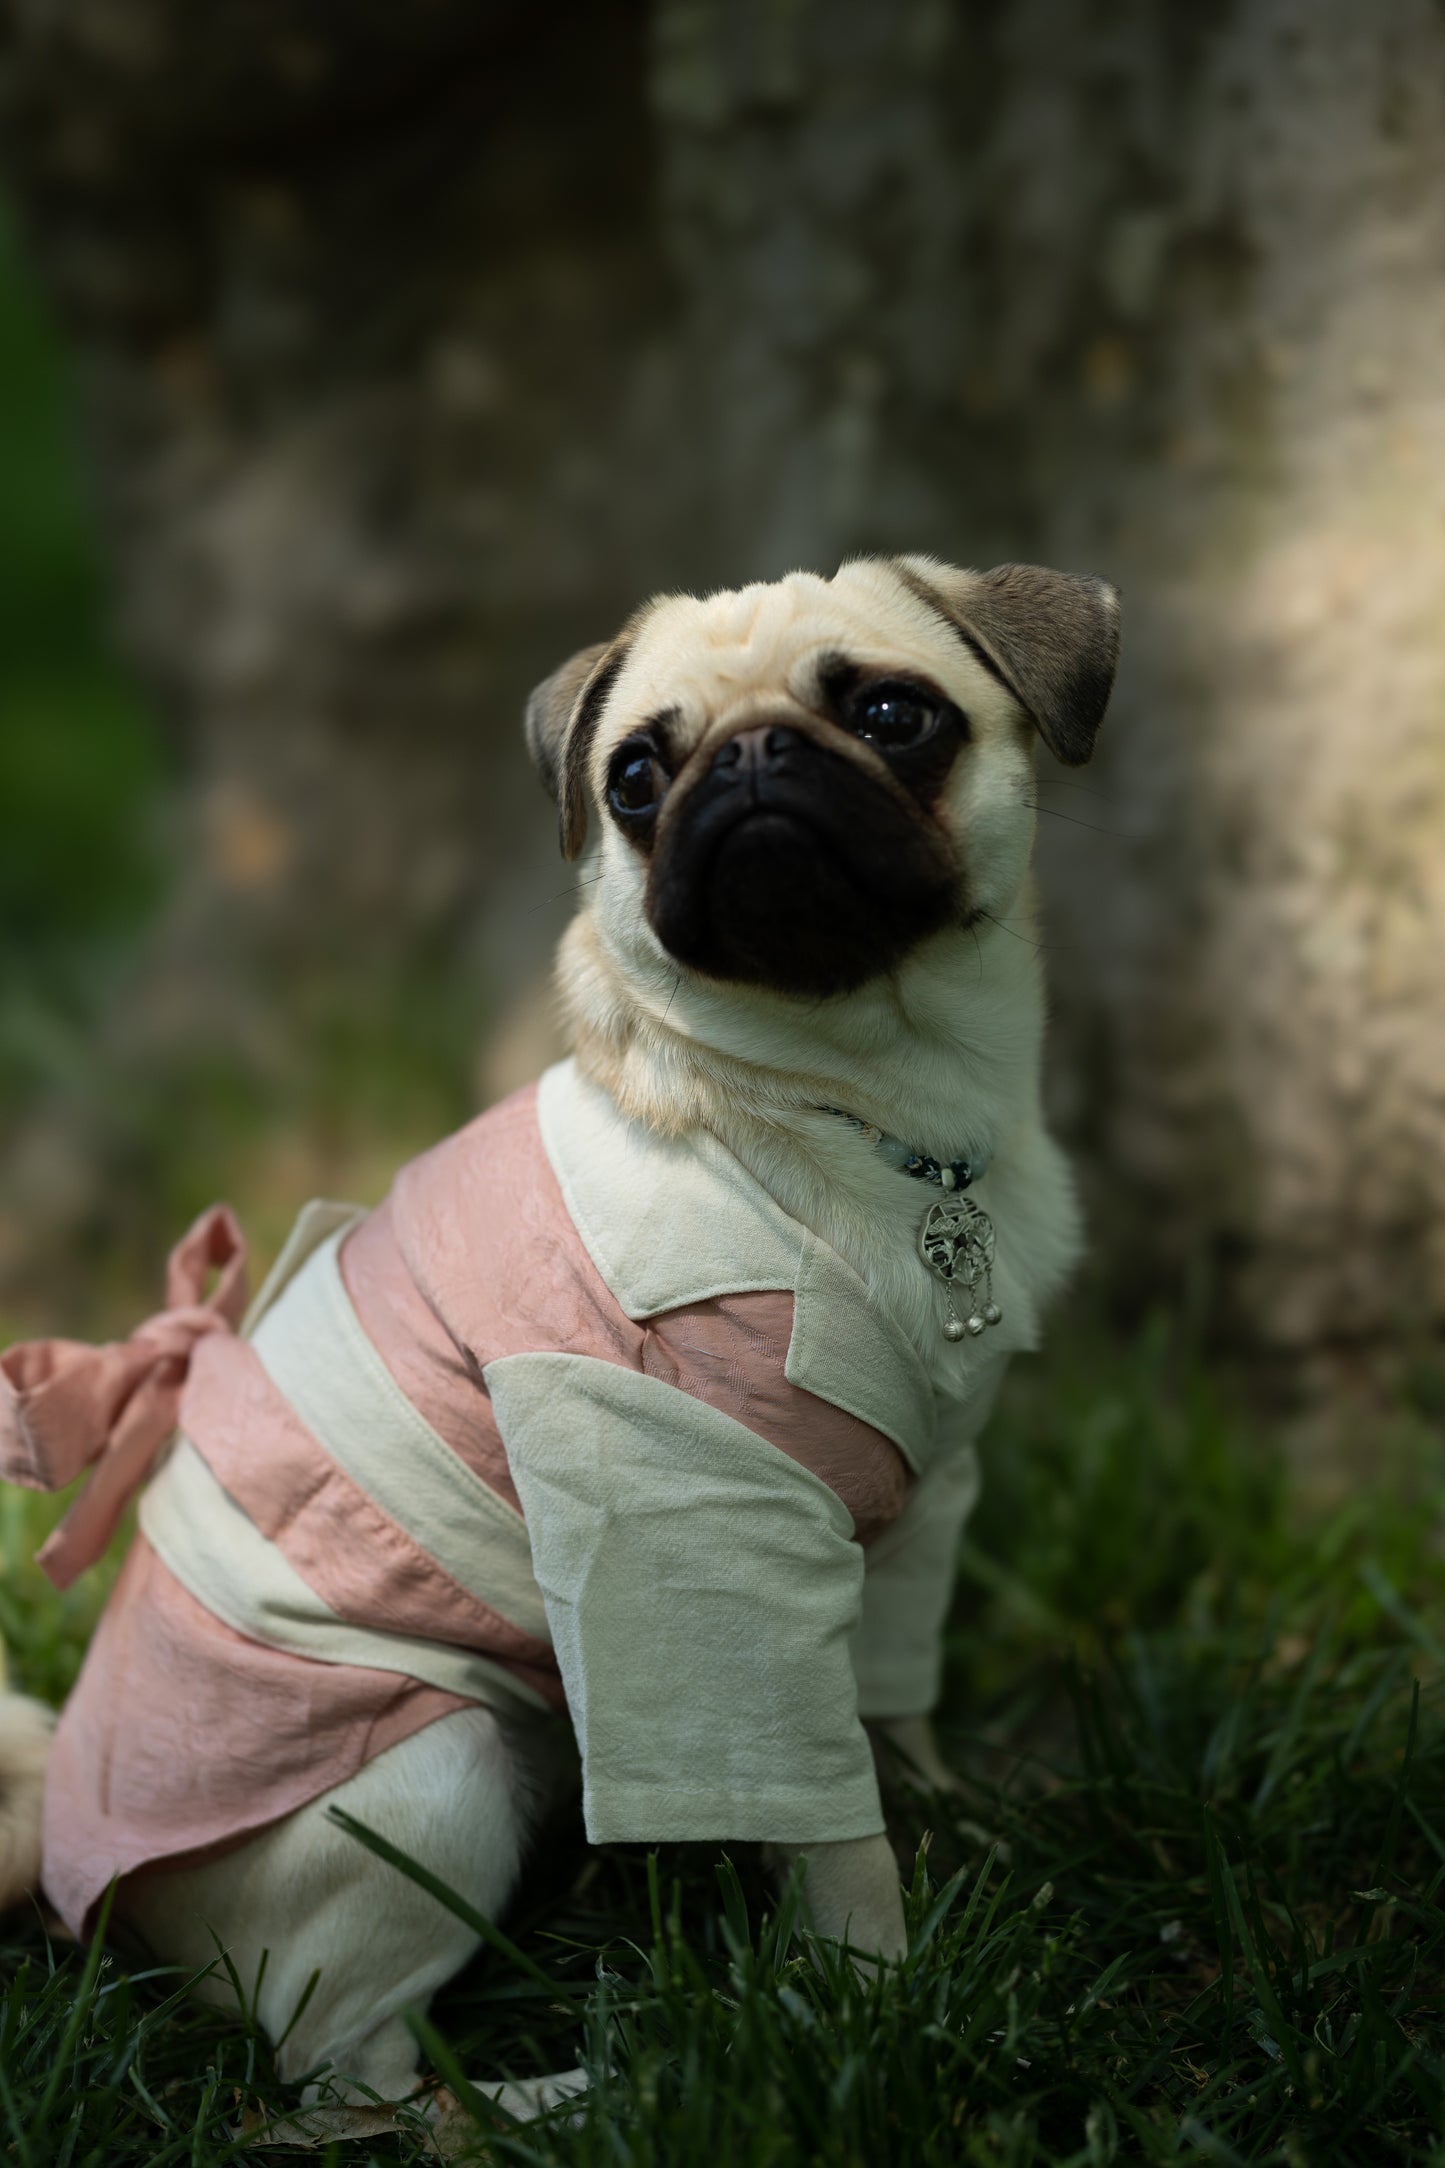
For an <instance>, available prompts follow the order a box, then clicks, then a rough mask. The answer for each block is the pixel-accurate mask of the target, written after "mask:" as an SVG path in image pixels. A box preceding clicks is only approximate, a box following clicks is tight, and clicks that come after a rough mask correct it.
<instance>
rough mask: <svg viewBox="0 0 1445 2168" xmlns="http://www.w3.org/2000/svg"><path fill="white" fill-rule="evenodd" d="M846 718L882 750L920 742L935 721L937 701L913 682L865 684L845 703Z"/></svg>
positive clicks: (896, 750)
mask: <svg viewBox="0 0 1445 2168" xmlns="http://www.w3.org/2000/svg"><path fill="white" fill-rule="evenodd" d="M845 719H846V721H847V724H848V727H849V729H850V730H853V731H856V733H857V734H858V736H859V737H860V738H867V739H869V740H870V741H871V742H872V743H873V744H874V745H876V746H877V747H878V749H879V751H880V752H883V753H901V752H904V751H906V750H907V748H908V747H909V746H913V745H921V744H922V743H923V740H924V739H925V738H926V737H928V736H929V735H930V734H931V732H932V731H933V729H934V726H935V725H936V723H937V721H938V703H937V702H936V701H933V700H930V699H929V698H928V696H927V695H926V694H925V693H923V692H920V691H919V690H918V688H917V687H916V686H913V685H868V686H865V687H863V688H862V690H861V691H859V692H858V693H856V694H855V695H854V697H853V699H852V700H851V701H850V703H849V706H848V712H847V716H846V718H845Z"/></svg>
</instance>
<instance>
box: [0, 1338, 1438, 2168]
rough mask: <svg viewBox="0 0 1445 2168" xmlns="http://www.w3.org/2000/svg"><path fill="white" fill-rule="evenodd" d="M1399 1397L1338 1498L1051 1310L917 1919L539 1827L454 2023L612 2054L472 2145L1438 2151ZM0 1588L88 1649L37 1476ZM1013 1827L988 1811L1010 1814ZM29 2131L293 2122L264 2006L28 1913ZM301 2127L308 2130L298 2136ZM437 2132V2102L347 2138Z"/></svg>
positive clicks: (1153, 1357) (189, 2131)
mask: <svg viewBox="0 0 1445 2168" xmlns="http://www.w3.org/2000/svg"><path fill="white" fill-rule="evenodd" d="M1421 1398H1423V1400H1424V1402H1425V1403H1426V1412H1425V1413H1423V1414H1422V1413H1421V1412H1419V1410H1418V1408H1417V1409H1415V1410H1414V1411H1413V1412H1412V1411H1410V1410H1402V1411H1401V1412H1400V1413H1398V1414H1397V1415H1396V1416H1394V1417H1392V1418H1390V1419H1389V1420H1388V1421H1381V1422H1379V1423H1378V1424H1376V1425H1374V1426H1373V1428H1372V1434H1371V1436H1370V1438H1369V1439H1368V1440H1367V1441H1362V1444H1367V1445H1368V1455H1367V1456H1362V1458H1363V1459H1365V1460H1367V1464H1368V1465H1369V1466H1370V1467H1371V1468H1372V1470H1373V1474H1372V1479H1371V1481H1370V1483H1369V1484H1368V1486H1366V1485H1361V1487H1360V1488H1359V1490H1358V1491H1357V1492H1356V1493H1354V1494H1353V1495H1352V1496H1351V1497H1350V1498H1349V1499H1348V1500H1347V1501H1346V1502H1345V1503H1343V1504H1341V1505H1337V1506H1335V1507H1332V1508H1330V1509H1329V1510H1325V1509H1324V1508H1323V1507H1318V1506H1315V1507H1312V1506H1310V1505H1309V1503H1308V1501H1307V1500H1306V1499H1302V1498H1301V1497H1300V1496H1299V1495H1298V1493H1297V1491H1296V1489H1295V1488H1294V1487H1293V1486H1291V1485H1290V1484H1289V1483H1287V1482H1286V1480H1285V1478H1284V1475H1283V1472H1282V1469H1281V1465H1280V1462H1279V1460H1278V1457H1277V1455H1276V1454H1275V1453H1273V1452H1272V1451H1271V1448H1270V1444H1269V1440H1268V1438H1267V1436H1262V1435H1261V1434H1260V1432H1259V1430H1258V1428H1257V1426H1255V1425H1253V1424H1251V1423H1250V1422H1248V1421H1247V1420H1246V1419H1245V1418H1244V1417H1243V1416H1242V1415H1241V1413H1240V1412H1239V1410H1238V1409H1237V1408H1236V1407H1235V1406H1234V1405H1233V1404H1232V1403H1231V1401H1230V1400H1229V1398H1228V1397H1227V1395H1225V1394H1222V1393H1221V1392H1220V1391H1218V1390H1216V1389H1215V1388H1214V1387H1212V1386H1211V1384H1210V1381H1209V1377H1208V1375H1207V1374H1206V1371H1205V1369H1204V1367H1203V1366H1202V1365H1201V1364H1200V1363H1199V1362H1197V1361H1195V1360H1192V1359H1190V1358H1189V1357H1188V1356H1187V1354H1185V1353H1184V1352H1182V1351H1181V1349H1180V1347H1179V1346H1178V1344H1177V1342H1176V1340H1175V1338H1174V1337H1173V1336H1172V1335H1171V1334H1170V1333H1169V1332H1168V1331H1167V1330H1166V1329H1165V1328H1164V1327H1163V1326H1162V1325H1157V1326H1156V1327H1155V1328H1153V1329H1152V1330H1151V1331H1150V1332H1149V1333H1147V1334H1145V1335H1144V1336H1142V1338H1141V1339H1140V1340H1138V1341H1137V1342H1136V1343H1135V1344H1133V1345H1132V1346H1130V1347H1128V1348H1122V1349H1121V1347H1120V1346H1119V1345H1118V1344H1117V1342H1112V1343H1111V1342H1110V1341H1109V1340H1108V1338H1107V1337H1105V1336H1102V1335H1100V1334H1097V1333H1093V1334H1090V1333H1085V1332H1084V1331H1082V1329H1078V1330H1076V1331H1075V1332H1074V1334H1073V1335H1072V1336H1070V1335H1068V1334H1067V1333H1061V1334H1060V1335H1059V1336H1058V1337H1057V1340H1056V1344H1055V1347H1054V1349H1053V1351H1052V1352H1051V1354H1050V1355H1049V1357H1047V1358H1046V1359H1045V1360H1043V1361H1041V1362H1037V1363H1034V1364H1032V1365H1029V1366H1025V1367H1024V1368H1023V1369H1022V1370H1021V1371H1020V1374H1019V1376H1018V1377H1017V1379H1016V1381H1015V1382H1014V1384H1013V1386H1012V1387H1011V1389H1010V1392H1009V1394H1008V1395H1007V1397H1006V1400H1005V1403H1004V1406H1003V1407H1002V1409H1001V1411H1000V1415H999V1417H998V1419H997V1421H996V1423H995V1425H994V1429H993V1434H992V1438H991V1441H990V1448H989V1453H988V1460H989V1475H990V1484H989V1491H988V1493H987V1498H986V1503H985V1505H984V1507H983V1509H982V1510H981V1513H980V1516H979V1519H978V1522H977V1524H976V1526H975V1529H974V1531H973V1533H972V1535H971V1537H970V1542H969V1545H968V1548H967V1553H966V1572H965V1577H964V1580H963V1582H962V1584H961V1587H960V1596H959V1602H958V1605H957V1607H956V1614H955V1619H954V1623H953V1627H952V1640H951V1664H950V1684H949V1693H948V1699H947V1706H946V1709H945V1712H944V1718H943V1727H942V1728H943V1731H944V1735H945V1740H946V1743H947V1745H948V1746H949V1748H950V1750H951V1752H952V1756H953V1758H954V1760H955V1762H956V1763H957V1764H958V1765H959V1766H960V1767H961V1768H963V1769H964V1770H965V1771H966V1773H967V1792H966V1795H965V1796H964V1797H963V1798H962V1799H961V1800H959V1801H955V1802H950V1801H944V1800H941V1799H933V1800H920V1799H918V1798H916V1797H912V1796H909V1795H907V1794H903V1795H900V1796H898V1797H896V1798H895V1799H894V1801H893V1828H894V1831H895V1834H896V1837H897V1841H898V1847H899V1854H900V1866H901V1871H902V1873H903V1875H904V1879H905V1882H906V1883H907V1884H908V1886H909V1890H910V1895H909V1901H908V1912H909V1924H910V1934H911V1944H912V1947H911V1953H910V1956H909V1959H908V1961H907V1963H906V1964H905V1965H904V1966H903V1967H901V1968H899V1969H898V1970H895V1971H892V1972H889V1973H888V1974H887V1975H886V1976H885V1977H883V1978H881V1979H878V1980H876V1981H874V1982H872V1983H868V1984H863V1983H860V1982H859V1981H857V1980H856V1979H855V1978H854V1976H853V1973H852V1971H851V1969H850V1968H849V1967H848V1966H847V1965H846V1964H844V1963H843V1962H841V1961H840V1959H839V1958H838V1956H837V1954H836V1953H835V1952H834V1951H832V1950H831V1949H829V1948H828V1947H826V1946H824V1947H822V1948H819V1947H817V1946H816V1945H814V1944H813V1943H812V1942H811V1940H810V1938H809V1937H808V1935H807V1934H806V1932H805V1931H804V1929H803V1928H802V1926H801V1924H800V1922H799V1920H798V1917H797V1911H796V1905H795V1904H794V1902H793V1901H792V1898H791V1897H790V1896H789V1895H788V1894H786V1893H785V1894H784V1895H783V1896H782V1897H781V1899H780V1897H779V1895H778V1893H777V1892H776V1891H774V1890H773V1889H772V1888H771V1886H770V1885H769V1884H768V1883H767V1881H766V1879H765V1878H764V1876H763V1874H762V1872H761V1870H760V1867H759V1864H758V1861H757V1859H756V1857H755V1856H753V1855H752V1854H751V1853H750V1852H749V1851H748V1849H747V1848H745V1847H739V1848H737V1850H736V1852H735V1854H734V1856H732V1857H731V1858H723V1857H720V1856H719V1855H718V1854H716V1853H714V1852H712V1851H710V1850H708V1849H706V1848H697V1849H691V1848H688V1849H682V1848H670V1849H664V1850H663V1851H662V1852H661V1853H660V1854H659V1855H657V1856H656V1857H655V1858H649V1857H648V1856H646V1855H644V1854H642V1853H637V1852H629V1851H616V1852H611V1853H606V1854H600V1855H597V1854H591V1853H588V1852H587V1851H586V1849H585V1847H584V1846H583V1845H582V1843H581V1841H580V1838H579V1836H578V1834H577V1832H576V1831H575V1830H573V1829H571V1828H562V1829H559V1830H557V1831H556V1832H554V1834H553V1836H552V1837H551V1839H550V1840H549V1842H548V1844H547V1846H546V1848H545V1851H544V1854H543V1856H542V1859H541V1861H540V1862H539V1865H538V1867H537V1868H536V1870H535V1871H534V1872H533V1874H532V1876H531V1878H530V1880H529V1882H528V1884H527V1886H526V1889H525V1892H524V1896H523V1900H522V1904H521V1906H520V1909H519V1911H518V1913H517V1914H516V1915H515V1916H514V1918H513V1919H512V1920H510V1921H509V1922H508V1923H507V1927H508V1932H509V1934H510V1935H511V1936H512V1937H514V1938H515V1940H516V1942H517V1943H518V1945H519V1946H520V1948H521V1949H522V1950H523V1951H524V1952H525V1954H526V1956H527V1958H528V1959H529V1961H530V1965H531V1967H532V1968H535V1969H529V1970H521V1969H519V1968H518V1967H517V1966H515V1965H513V1964H510V1963H508V1962H507V1961H506V1959H505V1958H504V1957H502V1956H501V1955H499V1954H498V1953H497V1952H496V1951H488V1952H486V1953H484V1954H483V1955H482V1956H481V1957H480V1958H479V1959H478V1960H477V1961H476V1963H475V1964H474V1965H473V1966H472V1967H471V1968H470V1969H469V1971H468V1972H467V1973H466V1974H465V1975H464V1976H463V1977H462V1978H461V1980H459V1981H458V1982H457V1983H456V1984H455V1985H454V1986H453V1987H452V1988H451V1989H450V1990H448V1992H447V1993H446V1994H445V1995H444V1996H443V1997H442V1998H441V2000H440V2002H439V2003H438V2005H437V2008H436V2010H435V2012H434V2013H433V2027H432V2028H430V2029H427V2030H426V2031H425V2032H424V2041H425V2045H426V2048H427V2053H428V2056H429V2059H430V2060H431V2062H432V2063H433V2066H434V2067H436V2068H438V2069H439V2070H440V2071H442V2072H443V2073H444V2074H445V2075H446V2076H448V2077H449V2078H452V2079H454V2080H455V2081H457V2083H458V2085H459V2087H460V2085H461V2083H462V2081H463V2080H464V2078H465V2075H466V2074H467V2073H470V2074H472V2075H474V2076H483V2075H501V2074H503V2073H506V2072H511V2073H515V2074H522V2073H525V2072H527V2071H530V2070H536V2069H544V2068H549V2067H554V2068H555V2067H562V2066H565V2065H568V2064H571V2063H572V2062H574V2061H576V2060H577V2059H578V2057H579V2055H580V2056H582V2057H584V2058H585V2059H587V2060H588V2061H589V2063H590V2064H591V2065H592V2067H593V2068H594V2070H595V2071H596V2072H597V2074H598V2081H599V2082H598V2084H597V2087H596V2090H595V2091H594V2093H593V2094H592V2095H591V2096H590V2098H589V2100H588V2103H587V2105H586V2109H585V2113H584V2115H583V2117H582V2119H581V2120H580V2121H579V2122H578V2123H576V2124H575V2125H572V2126H565V2125H534V2126H532V2127H531V2128H529V2129H525V2130H523V2129H510V2130H509V2129H503V2128H502V2127H500V2125H499V2123H498V2121H497V2118H496V2117H495V2116H494V2115H493V2114H492V2113H490V2112H489V2111H488V2110H487V2109H486V2107H485V2104H484V2103H479V2104H477V2105H476V2109H475V2114H476V2133H477V2144H478V2148H479V2149H480V2151H479V2157H486V2158H490V2159H492V2160H494V2161H497V2162H503V2161H505V2162H518V2163H520V2162H532V2163H541V2162H553V2161H555V2162H576V2163H589V2164H592V2163H595V2164H598V2168H601V2164H602V2163H607V2164H609V2168H613V2164H619V2163H620V2164H632V2163H637V2164H644V2163H645V2164H654V2163H656V2164H662V2163H668V2164H672V2163H677V2164H679V2168H681V2164H684V2163H686V2164H689V2168H691V2164H693V2163H720V2164H729V2163H737V2164H743V2163H746V2164H749V2168H751V2164H759V2168H761V2164H764V2163H766V2164H768V2168H773V2164H778V2168H791V2164H793V2163H799V2164H801V2163H804V2162H815V2161H816V2162H823V2163H837V2164H843V2163H849V2164H851V2163H870V2164H871V2163H885V2162H886V2163H892V2162H900V2163H902V2162H908V2163H913V2162H918V2163H933V2162H940V2163H941V2162H945V2161H947V2162H956V2161H964V2162H979V2163H989V2164H994V2163H998V2164H1004V2163H1008V2164H1014V2163H1017V2164H1020V2168H1022V2164H1026V2163H1044V2162H1048V2163H1064V2162H1071V2163H1080V2164H1083V2163H1091V2164H1092V2163H1104V2162H1110V2161H1115V2160H1118V2161H1147V2162H1155V2161H1158V2162H1164V2161H1177V2160H1183V2161H1201V2162H1204V2161H1209V2162H1231V2161H1278V2162H1283V2163H1300V2164H1309V2168H1313V2164H1315V2163H1320V2162H1336V2161H1338V2162H1361V2163H1365V2162H1369V2163H1374V2162H1406V2161H1408V2162H1419V2163H1427V2162H1428V2163H1445V2067H1442V2042H1445V2029H1442V2025H1441V1997H1442V1983H1445V1904H1442V1889H1445V1727H1442V1723H1441V1663H1440V1656H1441V1651H1440V1646H1439V1641H1438V1639H1437V1636H1438V1635H1439V1633H1440V1632H1441V1618H1440V1609H1439V1604H1438V1590H1439V1581H1440V1573H1439V1561H1438V1553H1439V1541H1440V1537H1439V1530H1440V1508H1441V1504H1442V1498H1445V1436H1442V1432H1441V1429H1440V1425H1439V1411H1438V1410H1435V1409H1433V1408H1432V1407H1431V1406H1430V1404H1429V1396H1428V1395H1425V1396H1417V1399H1421ZM5 1515H6V1517H5V1519H4V1521H3V1523H0V1528H3V1534H4V1540H5V1545H6V1551H7V1556H8V1558H9V1560H10V1562H11V1568H12V1570H11V1572H9V1573H7V1576H6V1582H5V1588H6V1595H5V1599H4V1610H3V1614H0V1616H3V1622H4V1627H5V1631H6V1634H7V1637H8V1638H9V1639H10V1642H11V1646H12V1653H13V1656H14V1659H15V1662H16V1666H17V1669H18V1670H19V1672H20V1673H21V1674H22V1676H23V1677H24V1678H25V1680H26V1681H27V1683H32V1684H35V1685H37V1686H39V1687H41V1688H43V1689H44V1690H47V1691H51V1692H54V1691H57V1690H59V1689H61V1688H63V1686H64V1683H65V1681H66V1679H67V1677H68V1676H69V1675H70V1672H71V1670H72V1668H73V1665H74V1662H75V1659H76V1654H77V1651H78V1649H79V1647H80V1645H81V1642H82V1640H83V1636H84V1632H85V1630H86V1626H87V1620H88V1614H89V1607H90V1605H91V1604H92V1603H93V1600H94V1599H93V1597H81V1598H73V1599H68V1600H66V1601H62V1600H61V1599H59V1598H56V1597H54V1596H47V1595H45V1594H44V1593H43V1592H42V1589H41V1586H40V1584H39V1583H38V1581H36V1580H35V1579H34V1578H33V1577H30V1576H29V1575H28V1574H27V1571H26V1569H24V1567H23V1565H22V1563H21V1557H20V1554H21V1552H22V1550H23V1548H24V1547H25V1546H26V1545H28V1544H29V1543H30V1542H31V1541H32V1540H33V1537H34V1534H35V1531H36V1527H37V1525H38V1522H39V1519H40V1518H41V1517H42V1515H41V1514H40V1512H39V1511H38V1510H37V1508H36V1507H35V1505H34V1503H33V1501H29V1500H24V1501H17V1500H16V1499H15V1497H14V1496H13V1495H12V1496H11V1497H10V1498H8V1499H6V1501H5ZM980 1831H982V1832H984V1833H985V1834H984V1836H983V1837H982V1838H981V1837H980V1835H979V1832H980ZM0 1968H3V1975H4V1978H5V1981H6V1983H7V1985H6V1989H5V1998H6V1999H5V2004H4V2016H3V2021H0V2144H8V2154H7V2157H8V2158H11V2159H14V2160H16V2161H19V2162H22V2163H26V2162H29V2163H34V2164H36V2168H40V2164H44V2168H50V2164H52V2163H57V2164H58V2163H71V2162H73V2163H75V2164H77V2168H79V2164H82V2163H94V2164H96V2168H100V2164H104V2168H125V2164H127V2163H140V2162H146V2163H161V2162H170V2161H175V2162H187V2163H199V2164H202V2168H212V2164H215V2163H219V2162H221V2161H226V2160H231V2159H234V2158H237V2157H238V2155H239V2154H240V2153H241V2152H242V2151H245V2152H247V2154H248V2157H251V2158H267V2157H272V2152H271V2149H269V2148H267V2147H266V2146H264V2145H262V2146H260V2147H256V2146H254V2145H251V2146H249V2147H245V2146H243V2144H242V2141H241V2139H240V2138H239V2136H238V2135H237V2132H238V2129H239V2127H240V2124H241V2119H242V2117H243V2115H245V2116H246V2117H247V2118H248V2124H252V2125H253V2124H254V2121H255V2120H256V2119H257V2118H264V2117H265V2116H267V2115H268V2114H270V2113H272V2112H274V2111H276V2110H277V2109H284V2107H285V2106H286V2104H287V2102H286V2096H285V2095H284V2094H283V2093H282V2091H281V2090H280V2089H279V2088H278V2087H277V2085H276V2083H275V2080H274V2076H273V2074H272V2070H271V2066H270V2061H269V2057H268V2054H267V2051H266V2048H265V2045H264V2043H263V2042H262V2041H260V2040H259V2039H257V2038H256V2037H254V2036H253V2035H252V2034H250V2033H248V2032H247V2030H246V2028H245V2027H244V2026H243V2025H240V2024H230V2025H227V2024H224V2023H222V2022H221V2021H219V2020H218V2019H216V2018H215V2017H213V2016H209V2015H206V2014H204V2013H203V2012H201V2011H200V2010H199V2009H198V2008H197V2007H196V2006H195V2005H194V2004H193V2003H191V2002H189V2001H187V2000H186V1998H185V1997H184V1995H183V1994H182V1993H180V1992H179V1989H178V1983H177V1981H176V1980H175V1979H174V1978H173V1977H170V1976H163V1975H162V1976H157V1975H152V1976H150V1977H132V1976H130V1975H128V1974H127V1973H126V1971H125V1969H124V1967H123V1966H122V1965H121V1964H120V1963H119V1962H118V1961H117V1960H116V1959H115V1958H113V1957H111V1956H109V1955H107V1954H104V1953H103V1952H101V1951H100V1950H99V1949H98V1948H97V1949H95V1950H92V1951H90V1952H85V1951H80V1950H76V1949H74V1948H70V1947H67V1946H64V1945H62V1944H59V1943H54V1944H52V1943H51V1942H48V1941H47V1939H46V1936H45V1934H44V1933H43V1931H42V1929H41V1927H40V1925H39V1923H38V1921H36V1920H34V1919H27V1918H25V1917H23V1916H16V1917H13V1918H12V1919H11V1920H10V1921H9V1922H7V1923H6V1928H5V1934H4V1941H3V1950H0ZM286 2157H290V2156H286V2155H283V2154H282V2153H280V2152H275V2153H274V2158H275V2159H277V2160H278V2161H279V2160H281V2159H283V2158H286ZM326 2157H327V2158H329V2159H330V2160H332V2161H334V2162H335V2163H336V2164H337V2168H341V2164H351V2163H360V2162H363V2161H373V2160H374V2161H378V2162H380V2161H385V2162H395V2161H411V2160H416V2161H420V2160H422V2159H425V2158H427V2157H428V2156H427V2153H426V2150H425V2142H424V2140H423V2138H422V2136H421V2135H420V2134H419V2133H412V2134H407V2133H402V2134H398V2135H396V2136H390V2137H386V2138H374V2139H369V2140H359V2141H351V2142H345V2143H337V2144H334V2145H333V2146H331V2148H330V2149H329V2152H328V2154H327V2156H326Z"/></svg>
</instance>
